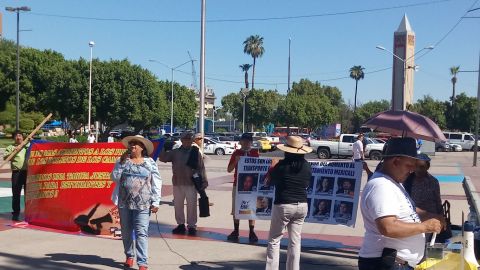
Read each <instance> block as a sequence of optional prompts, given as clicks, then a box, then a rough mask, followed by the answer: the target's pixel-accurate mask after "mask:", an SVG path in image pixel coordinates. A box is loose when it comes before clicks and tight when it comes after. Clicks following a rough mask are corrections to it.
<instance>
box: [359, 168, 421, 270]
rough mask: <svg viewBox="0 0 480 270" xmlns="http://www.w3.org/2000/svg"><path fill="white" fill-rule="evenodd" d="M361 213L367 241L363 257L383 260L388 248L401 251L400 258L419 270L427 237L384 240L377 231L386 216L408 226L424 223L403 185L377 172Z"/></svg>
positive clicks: (417, 236) (364, 245) (370, 182)
mask: <svg viewBox="0 0 480 270" xmlns="http://www.w3.org/2000/svg"><path fill="white" fill-rule="evenodd" d="M360 209H361V211H362V215H363V222H364V225H365V237H364V239H363V244H362V247H361V248H360V252H359V256H360V257H364V258H378V257H381V256H382V250H383V248H384V247H387V248H393V249H396V250H397V257H399V258H400V259H402V260H405V261H407V262H408V264H409V265H410V266H412V267H415V266H416V265H417V264H418V263H419V262H420V260H421V259H422V257H423V253H424V248H425V234H423V233H421V234H417V235H413V236H410V237H404V238H390V237H386V236H383V235H382V234H381V233H380V232H379V231H378V228H377V224H376V223H375V220H376V219H378V218H380V217H385V216H396V217H397V219H398V220H400V221H403V222H407V223H420V222H421V221H420V217H419V216H418V214H417V213H416V212H415V204H414V203H413V201H412V199H411V198H410V197H409V196H408V194H407V192H406V191H405V189H404V188H403V186H402V185H400V184H398V183H397V182H395V181H394V180H393V179H392V178H390V177H389V176H387V175H384V174H382V173H380V172H375V173H374V174H373V176H372V179H371V180H370V181H368V182H367V184H366V185H365V188H364V190H363V194H362V197H361V199H360Z"/></svg>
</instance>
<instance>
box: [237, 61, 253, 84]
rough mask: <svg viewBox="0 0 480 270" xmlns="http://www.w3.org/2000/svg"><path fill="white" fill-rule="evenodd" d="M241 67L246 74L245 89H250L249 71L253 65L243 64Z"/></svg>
mask: <svg viewBox="0 0 480 270" xmlns="http://www.w3.org/2000/svg"><path fill="white" fill-rule="evenodd" d="M239 67H240V69H242V71H243V72H244V73H245V88H247V89H248V70H249V69H250V67H252V65H250V64H243V65H240V66H239Z"/></svg>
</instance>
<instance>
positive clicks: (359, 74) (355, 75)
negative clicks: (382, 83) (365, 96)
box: [350, 66, 365, 113]
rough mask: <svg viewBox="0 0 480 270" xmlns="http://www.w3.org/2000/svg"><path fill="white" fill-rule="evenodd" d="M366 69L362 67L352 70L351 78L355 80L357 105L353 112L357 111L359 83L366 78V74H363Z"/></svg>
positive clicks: (355, 67) (355, 104)
mask: <svg viewBox="0 0 480 270" xmlns="http://www.w3.org/2000/svg"><path fill="white" fill-rule="evenodd" d="M364 69H365V68H364V67H362V66H353V67H352V68H350V78H352V79H354V80H355V103H354V104H353V112H354V113H355V111H356V110H357V89H358V81H359V80H361V79H363V78H364V77H365V73H364V72H363V70H364Z"/></svg>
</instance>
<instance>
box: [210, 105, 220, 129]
mask: <svg viewBox="0 0 480 270" xmlns="http://www.w3.org/2000/svg"><path fill="white" fill-rule="evenodd" d="M221 108H222V107H215V106H213V110H212V120H213V121H212V132H213V133H215V113H216V112H217V111H218V110H219V109H221Z"/></svg>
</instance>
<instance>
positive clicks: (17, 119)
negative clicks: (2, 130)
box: [5, 6, 31, 130]
mask: <svg viewBox="0 0 480 270" xmlns="http://www.w3.org/2000/svg"><path fill="white" fill-rule="evenodd" d="M5 10H6V11H10V12H16V13H17V81H16V88H17V89H16V98H15V100H16V105H15V129H16V130H20V11H30V10H31V9H30V7H26V6H23V7H15V8H14V7H6V8H5Z"/></svg>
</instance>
